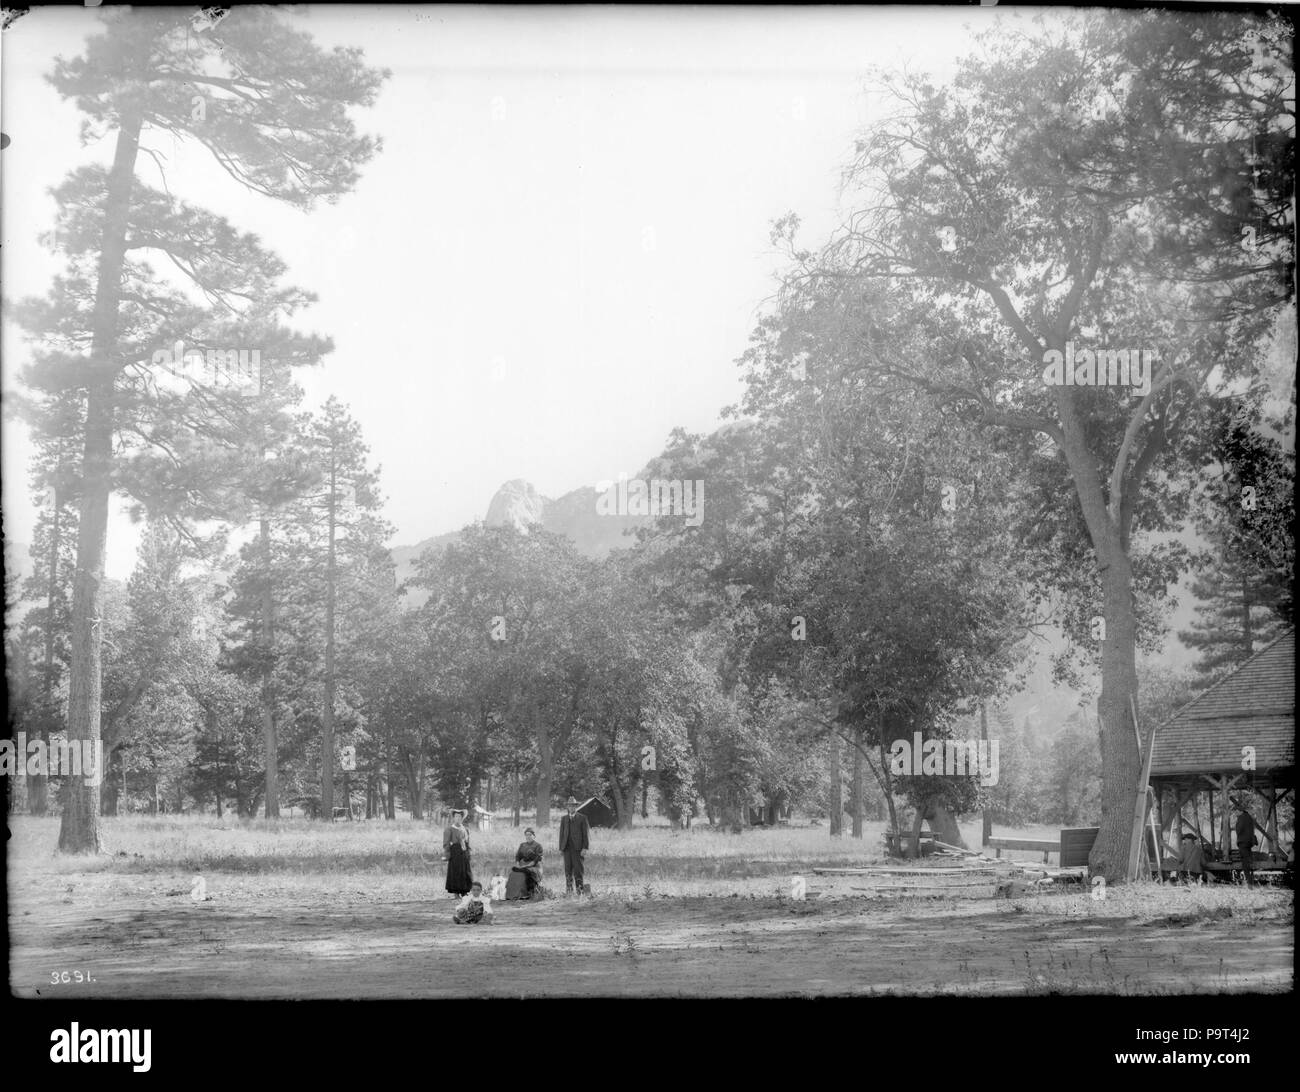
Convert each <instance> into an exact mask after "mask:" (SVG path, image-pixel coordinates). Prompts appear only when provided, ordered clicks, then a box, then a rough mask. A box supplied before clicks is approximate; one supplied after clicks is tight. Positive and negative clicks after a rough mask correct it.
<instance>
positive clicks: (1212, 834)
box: [1202, 774, 1219, 847]
mask: <svg viewBox="0 0 1300 1092" xmlns="http://www.w3.org/2000/svg"><path fill="white" fill-rule="evenodd" d="M1202 776H1204V777H1205V780H1206V781H1208V782H1209V783H1210V784H1211V785H1213V784H1214V778H1212V777H1210V776H1209V775H1208V774H1204V775H1202ZM1205 798H1206V799H1207V800H1208V801H1209V802H1210V845H1212V846H1216V847H1217V846H1218V844H1219V842H1218V838H1217V836H1216V835H1217V831H1218V828H1217V827H1215V825H1214V789H1213V788H1211V789H1210V790H1209V791H1208V792H1206V794H1205Z"/></svg>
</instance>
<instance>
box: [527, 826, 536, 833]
mask: <svg viewBox="0 0 1300 1092" xmlns="http://www.w3.org/2000/svg"><path fill="white" fill-rule="evenodd" d="M524 833H525V834H536V833H537V831H535V830H533V828H532V827H524Z"/></svg>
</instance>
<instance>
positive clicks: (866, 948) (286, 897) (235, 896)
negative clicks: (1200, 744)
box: [9, 873, 1294, 998]
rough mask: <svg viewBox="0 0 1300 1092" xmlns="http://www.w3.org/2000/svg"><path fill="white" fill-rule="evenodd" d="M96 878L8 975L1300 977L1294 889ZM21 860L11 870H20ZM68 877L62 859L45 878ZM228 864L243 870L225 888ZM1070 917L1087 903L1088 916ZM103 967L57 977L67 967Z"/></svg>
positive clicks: (506, 983)
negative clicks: (1278, 896)
mask: <svg viewBox="0 0 1300 1092" xmlns="http://www.w3.org/2000/svg"><path fill="white" fill-rule="evenodd" d="M209 877H210V882H212V883H213V885H214V886H216V887H218V888H219V889H221V890H222V891H223V895H222V897H220V898H214V899H211V900H209V901H205V902H194V901H192V899H191V898H190V897H189V896H190V886H189V885H190V880H189V878H188V877H187V876H184V875H180V874H178V875H175V876H158V875H153V876H150V877H142V878H141V879H140V881H139V882H138V883H135V884H128V883H124V878H123V877H113V876H107V875H104V876H94V875H91V876H86V877H84V878H81V879H79V880H78V881H76V882H73V883H67V884H66V888H65V889H64V890H51V889H50V888H49V887H48V886H46V885H44V884H40V885H31V886H27V885H20V886H17V887H14V886H11V888H10V907H9V912H10V942H11V945H12V947H11V950H10V986H11V989H12V990H13V992H14V993H16V994H18V995H20V996H26V997H36V996H40V997H49V996H57V997H77V996H84V997H114V998H125V997H131V998H167V997H178V998H179V997H230V998H239V997H259V998H270V997H294V998H407V997H474V996H505V997H519V996H530V997H534V996H610V995H617V996H634V997H650V996H712V997H726V996H772V995H783V996H788V995H841V994H868V993H877V994H879V993H886V992H892V993H908V994H914V993H921V994H933V993H943V994H979V995H989V994H1023V993H1050V992H1063V993H1066V992H1082V993H1110V994H1147V993H1212V992H1220V991H1238V990H1251V991H1259V990H1276V991H1279V992H1280V991H1285V990H1289V989H1291V988H1292V983H1293V956H1294V948H1293V934H1292V927H1291V924H1290V912H1289V907H1288V908H1287V909H1286V910H1281V909H1275V910H1270V911H1268V912H1260V913H1255V914H1243V913H1237V914H1234V915H1231V916H1225V917H1222V918H1215V917H1211V918H1209V919H1206V918H1204V917H1202V916H1196V915H1190V916H1183V915H1178V914H1171V915H1166V916H1164V917H1163V918H1158V919H1156V920H1150V921H1145V922H1143V921H1135V920H1132V919H1128V918H1124V917H1122V916H1110V917H1105V916H1100V917H1099V916H1095V915H1093V914H1091V913H1089V912H1088V911H1089V906H1088V901H1087V900H1088V896H1087V895H1086V894H1080V895H1069V896H1059V897H1058V898H1065V899H1074V900H1077V901H1078V914H1077V915H1074V909H1075V908H1074V905H1073V904H1070V905H1069V906H1068V907H1065V908H1066V909H1067V910H1068V911H1069V913H1065V914H1063V913H1061V912H1060V910H1061V909H1062V907H1063V906H1064V905H1065V904H1059V903H1058V904H1057V905H1056V908H1055V912H1052V913H1043V912H1036V911H1035V910H1034V908H1033V907H1032V905H1020V906H1017V905H1013V904H1009V903H1007V902H1006V901H1005V900H1000V901H994V900H978V901H977V900H966V901H955V900H945V901H932V900H925V901H922V900H909V901H908V902H905V903H897V902H889V901H882V900H866V899H860V898H856V899H833V900H822V901H818V902H809V903H793V902H791V901H790V900H788V899H783V898H726V897H721V898H710V897H664V898H649V899H642V900H624V899H621V898H613V897H609V898H600V899H594V900H586V901H580V902H572V901H565V900H557V901H552V902H547V903H542V904H510V905H506V906H502V907H500V909H499V910H498V914H497V918H498V921H497V924H495V925H493V926H477V927H463V926H454V925H452V924H451V920H450V913H451V903H450V901H449V900H447V899H444V898H439V899H428V898H424V899H411V898H406V899H401V898H397V899H393V898H384V897H382V896H380V895H378V894H376V892H375V891H374V890H367V889H366V887H365V885H364V884H362V885H361V886H357V885H356V884H355V883H354V884H352V885H348V886H347V887H346V889H345V890H341V891H337V892H335V891H329V892H322V891H318V890H315V891H314V890H311V889H309V888H303V889H301V890H295V888H294V885H292V884H286V883H283V882H282V883H279V884H276V885H274V886H270V885H263V884H259V883H258V882H257V881H256V880H255V879H250V878H249V877H248V876H246V875H245V876H236V875H231V876H229V877H224V878H223V877H221V876H219V875H213V874H211V873H209ZM11 879H12V877H11ZM49 879H52V877H47V880H49ZM223 880H224V881H225V883H224V886H223ZM1072 915H1073V916H1072ZM65 970H66V971H68V972H77V971H80V972H81V974H82V975H83V976H85V977H87V978H88V979H93V981H90V980H87V981H83V982H81V983H77V982H75V981H73V982H70V983H67V984H64V983H58V984H53V983H52V982H51V974H52V973H53V974H55V975H56V976H57V975H58V974H59V973H60V972H62V971H65Z"/></svg>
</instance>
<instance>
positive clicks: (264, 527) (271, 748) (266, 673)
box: [259, 519, 280, 819]
mask: <svg viewBox="0 0 1300 1092" xmlns="http://www.w3.org/2000/svg"><path fill="white" fill-rule="evenodd" d="M259 532H260V535H261V539H262V564H263V565H264V566H265V567H266V568H265V572H264V573H263V577H262V619H261V622H262V644H263V647H264V649H265V653H266V655H267V657H268V662H267V664H266V665H265V666H264V667H263V668H262V693H261V702H262V761H263V762H264V763H265V765H266V817H267V818H268V819H279V818H280V744H279V741H278V740H277V739H276V728H275V698H274V695H273V694H272V693H271V665H270V663H269V657H270V655H271V649H272V642H273V640H274V637H275V634H274V632H273V631H272V629H271V625H272V622H271V611H272V608H273V607H274V605H275V604H274V601H273V599H272V596H271V521H270V520H268V519H263V520H262V521H261V525H260V527H259Z"/></svg>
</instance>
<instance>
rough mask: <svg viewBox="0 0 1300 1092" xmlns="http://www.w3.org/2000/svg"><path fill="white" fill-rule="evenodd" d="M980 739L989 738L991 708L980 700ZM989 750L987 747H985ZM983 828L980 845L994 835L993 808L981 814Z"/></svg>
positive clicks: (986, 739)
mask: <svg viewBox="0 0 1300 1092" xmlns="http://www.w3.org/2000/svg"><path fill="white" fill-rule="evenodd" d="M980 739H981V740H983V741H984V742H985V743H988V740H989V710H988V706H987V705H985V704H984V703H983V702H980ZM985 749H986V750H987V748H985ZM981 819H982V822H983V830H982V831H981V833H980V845H981V846H986V845H988V844H989V839H991V838H992V837H993V809H992V808H989V807H986V808H985V809H984V811H983V813H982V815H981Z"/></svg>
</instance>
